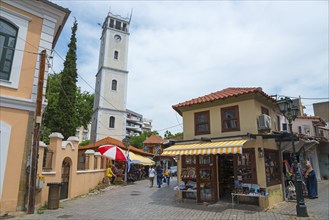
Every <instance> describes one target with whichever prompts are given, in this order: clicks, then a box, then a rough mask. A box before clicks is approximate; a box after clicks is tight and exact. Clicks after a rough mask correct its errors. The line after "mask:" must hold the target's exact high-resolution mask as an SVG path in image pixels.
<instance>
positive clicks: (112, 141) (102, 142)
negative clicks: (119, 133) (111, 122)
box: [79, 137, 154, 156]
mask: <svg viewBox="0 0 329 220" xmlns="http://www.w3.org/2000/svg"><path fill="white" fill-rule="evenodd" d="M105 144H112V145H116V146H118V147H120V148H122V149H124V150H127V147H125V145H124V144H123V143H122V141H119V140H117V139H114V138H111V137H106V138H103V139H101V140H99V141H96V142H95V143H91V144H88V145H86V146H80V147H79V150H87V149H93V150H97V148H98V147H99V146H101V145H105ZM128 149H129V150H130V151H132V152H134V153H138V154H140V155H143V156H154V154H152V153H148V152H144V151H143V150H141V149H138V148H136V147H134V146H129V147H128Z"/></svg>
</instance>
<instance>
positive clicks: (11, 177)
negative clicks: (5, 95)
mask: <svg viewBox="0 0 329 220" xmlns="http://www.w3.org/2000/svg"><path fill="white" fill-rule="evenodd" d="M0 112H1V114H0V121H1V122H2V123H6V124H7V125H8V126H9V127H10V133H9V135H10V136H6V137H3V136H2V135H1V139H2V141H3V139H7V138H8V139H9V144H8V145H7V146H3V145H2V144H1V153H0V154H1V164H2V163H3V164H4V165H1V167H0V169H1V170H0V172H2V174H3V177H2V178H3V179H1V182H2V184H1V186H2V190H1V192H2V193H1V194H2V195H1V200H0V211H1V212H2V211H5V210H10V211H16V205H17V199H18V192H19V183H20V171H21V166H22V165H25V164H24V160H23V153H24V150H23V149H24V144H25V137H26V133H27V122H28V117H29V114H28V112H27V111H21V110H14V109H8V108H0ZM2 129H3V128H2V127H1V130H2ZM17 137H20V138H17ZM1 143H2V142H1ZM5 148H6V150H5ZM5 152H7V155H5ZM1 176H2V175H1Z"/></svg>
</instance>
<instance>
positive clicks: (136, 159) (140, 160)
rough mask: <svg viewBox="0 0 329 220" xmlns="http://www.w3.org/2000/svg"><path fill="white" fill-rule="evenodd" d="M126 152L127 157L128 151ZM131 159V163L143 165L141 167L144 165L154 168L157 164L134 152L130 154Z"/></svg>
mask: <svg viewBox="0 0 329 220" xmlns="http://www.w3.org/2000/svg"><path fill="white" fill-rule="evenodd" d="M124 152H125V155H127V154H128V153H127V151H126V150H124ZM129 159H130V161H131V163H134V164H141V165H144V166H152V165H154V164H155V162H154V161H153V160H151V159H150V158H148V157H144V156H142V155H139V154H135V153H133V152H131V151H130V152H129Z"/></svg>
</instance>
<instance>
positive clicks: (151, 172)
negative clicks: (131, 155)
mask: <svg viewBox="0 0 329 220" xmlns="http://www.w3.org/2000/svg"><path fill="white" fill-rule="evenodd" d="M154 177H155V170H154V167H153V166H151V167H150V169H149V178H150V187H153V182H154Z"/></svg>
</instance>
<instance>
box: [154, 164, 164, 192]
mask: <svg viewBox="0 0 329 220" xmlns="http://www.w3.org/2000/svg"><path fill="white" fill-rule="evenodd" d="M155 171H156V173H157V185H158V188H161V185H162V178H163V169H162V167H161V165H160V164H159V165H158V166H157V167H156V170H155Z"/></svg>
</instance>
